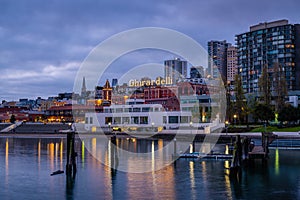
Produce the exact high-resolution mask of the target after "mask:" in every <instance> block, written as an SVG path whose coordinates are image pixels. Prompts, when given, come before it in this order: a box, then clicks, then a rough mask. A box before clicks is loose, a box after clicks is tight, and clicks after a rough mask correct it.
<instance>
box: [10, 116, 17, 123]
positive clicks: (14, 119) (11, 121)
mask: <svg viewBox="0 0 300 200" xmlns="http://www.w3.org/2000/svg"><path fill="white" fill-rule="evenodd" d="M9 121H10V123H12V124H14V123H15V122H16V117H15V115H11V117H10V120H9Z"/></svg>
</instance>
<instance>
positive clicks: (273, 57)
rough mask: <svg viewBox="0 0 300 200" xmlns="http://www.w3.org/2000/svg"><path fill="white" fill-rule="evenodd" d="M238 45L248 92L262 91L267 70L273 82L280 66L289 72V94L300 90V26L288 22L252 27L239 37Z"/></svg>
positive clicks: (241, 67)
mask: <svg viewBox="0 0 300 200" xmlns="http://www.w3.org/2000/svg"><path fill="white" fill-rule="evenodd" d="M236 42H237V51H238V66H239V73H240V74H241V76H242V86H243V88H244V90H245V92H246V93H253V92H257V91H258V88H259V86H258V80H259V77H260V76H261V74H262V70H263V68H264V67H266V68H267V71H268V74H269V77H270V79H271V80H272V79H273V77H272V76H274V67H275V66H276V65H277V66H280V67H281V68H282V71H283V72H284V73H285V74H284V75H285V78H286V83H287V87H288V88H287V89H288V91H289V92H290V91H294V90H299V89H300V25H299V24H289V23H288V20H279V21H273V22H269V23H267V22H266V23H260V24H258V25H254V26H251V27H250V31H249V32H246V33H242V34H239V35H236ZM272 84H273V82H272ZM271 88H272V87H271Z"/></svg>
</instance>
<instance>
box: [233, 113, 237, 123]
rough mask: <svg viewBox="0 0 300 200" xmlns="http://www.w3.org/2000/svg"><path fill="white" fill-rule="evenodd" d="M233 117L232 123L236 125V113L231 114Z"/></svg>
mask: <svg viewBox="0 0 300 200" xmlns="http://www.w3.org/2000/svg"><path fill="white" fill-rule="evenodd" d="M233 118H234V125H236V118H237V114H234V115H233Z"/></svg>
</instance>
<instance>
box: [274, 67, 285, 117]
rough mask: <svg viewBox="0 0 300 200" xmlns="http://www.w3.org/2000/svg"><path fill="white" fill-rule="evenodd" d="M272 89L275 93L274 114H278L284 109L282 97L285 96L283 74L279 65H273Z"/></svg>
mask: <svg viewBox="0 0 300 200" xmlns="http://www.w3.org/2000/svg"><path fill="white" fill-rule="evenodd" d="M273 89H274V93H275V112H276V113H279V112H280V111H281V109H282V108H283V107H284V104H285V101H284V97H285V96H286V95H287V84H286V79H285V72H284V70H283V68H282V67H281V65H280V64H279V63H277V62H276V63H275V64H274V73H273Z"/></svg>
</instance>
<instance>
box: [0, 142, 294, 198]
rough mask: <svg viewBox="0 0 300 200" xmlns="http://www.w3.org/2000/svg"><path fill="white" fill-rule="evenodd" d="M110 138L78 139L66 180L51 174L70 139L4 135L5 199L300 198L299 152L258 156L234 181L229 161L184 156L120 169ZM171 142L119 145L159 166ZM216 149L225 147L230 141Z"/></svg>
mask: <svg viewBox="0 0 300 200" xmlns="http://www.w3.org/2000/svg"><path fill="white" fill-rule="evenodd" d="M107 141H109V140H102V139H100V138H98V137H90V138H88V139H87V140H84V141H82V142H81V141H80V140H76V151H77V152H78V154H79V156H78V158H77V159H78V161H77V163H78V173H77V177H76V178H75V179H66V176H65V175H57V176H53V177H52V176H50V173H51V172H53V171H55V170H57V169H62V170H63V169H64V166H65V165H64V164H65V162H66V157H65V149H64V146H65V144H66V143H65V142H66V141H65V139H61V138H54V139H53V138H42V139H38V138H37V139H24V138H22V139H18V138H14V139H12V138H0V144H1V145H2V147H3V148H2V149H0V154H1V155H2V156H1V158H2V159H3V160H2V161H3V163H5V165H3V166H2V168H1V169H3V170H0V175H1V176H2V177H3V179H4V180H5V181H3V182H0V187H1V188H3V190H0V196H1V199H2V198H3V199H23V198H24V197H27V198H28V199H64V197H65V198H66V199H95V198H103V199H141V198H148V199H222V198H223V199H224V198H226V199H262V198H268V199H280V198H281V199H282V198H285V199H300V194H299V188H300V181H299V180H300V169H299V166H300V151H287V150H279V149H277V150H271V154H270V159H269V161H268V163H262V162H261V160H257V161H255V162H254V163H253V166H252V165H251V166H249V167H247V168H244V169H243V170H242V174H241V176H240V177H239V178H238V179H230V177H229V176H228V175H227V174H228V170H227V168H229V166H230V161H226V160H218V161H216V160H191V159H180V160H178V161H177V162H176V168H175V165H168V166H167V167H165V168H163V169H161V170H158V171H151V172H149V173H126V172H122V171H118V170H116V169H117V168H119V166H118V165H117V161H116V158H119V159H121V156H122V155H120V152H119V150H116V149H114V148H113V146H114V145H112V144H111V143H108V142H107ZM167 142H168V141H164V140H144V139H143V140H138V139H136V140H134V141H133V140H132V139H128V140H127V139H126V138H124V139H120V138H119V139H117V140H116V145H117V146H123V147H126V148H127V149H130V150H132V151H133V150H136V151H137V152H145V151H149V152H150V157H149V160H150V161H149V162H146V163H143V164H141V165H140V166H145V165H149V167H151V169H156V166H157V164H158V163H159V162H164V159H168V157H167V156H168V154H165V153H164V152H162V151H160V149H162V148H164V146H165V145H166V143H167ZM86 146H89V147H90V148H91V149H92V150H93V151H95V152H96V154H97V156H102V157H103V158H105V160H106V162H105V164H106V165H104V164H102V163H101V162H99V161H97V160H96V159H95V158H94V157H93V156H91V154H90V153H89V152H88V151H87V150H86V149H85V147H86ZM170 146H173V143H172V145H170ZM178 146H180V144H178ZM196 146H199V144H197V143H196ZM4 147H5V148H4ZM102 147H104V148H102ZM179 148H180V147H179ZM216 148H217V150H218V151H220V149H223V150H224V151H225V150H226V146H225V145H219V146H217V147H216ZM173 150H174V149H173V148H172V149H169V151H170V152H173ZM158 157H159V158H163V159H162V160H160V159H157V158H158ZM143 161H144V157H142V156H141V157H129V158H128V160H127V166H126V167H134V165H136V164H137V162H143ZM112 166H115V167H113V168H112ZM123 167H124V166H123ZM283 172H284V173H283ZM4 177H5V178H4ZM15 191H18V192H15ZM35 195H38V196H35ZM6 197H7V198H6Z"/></svg>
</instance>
